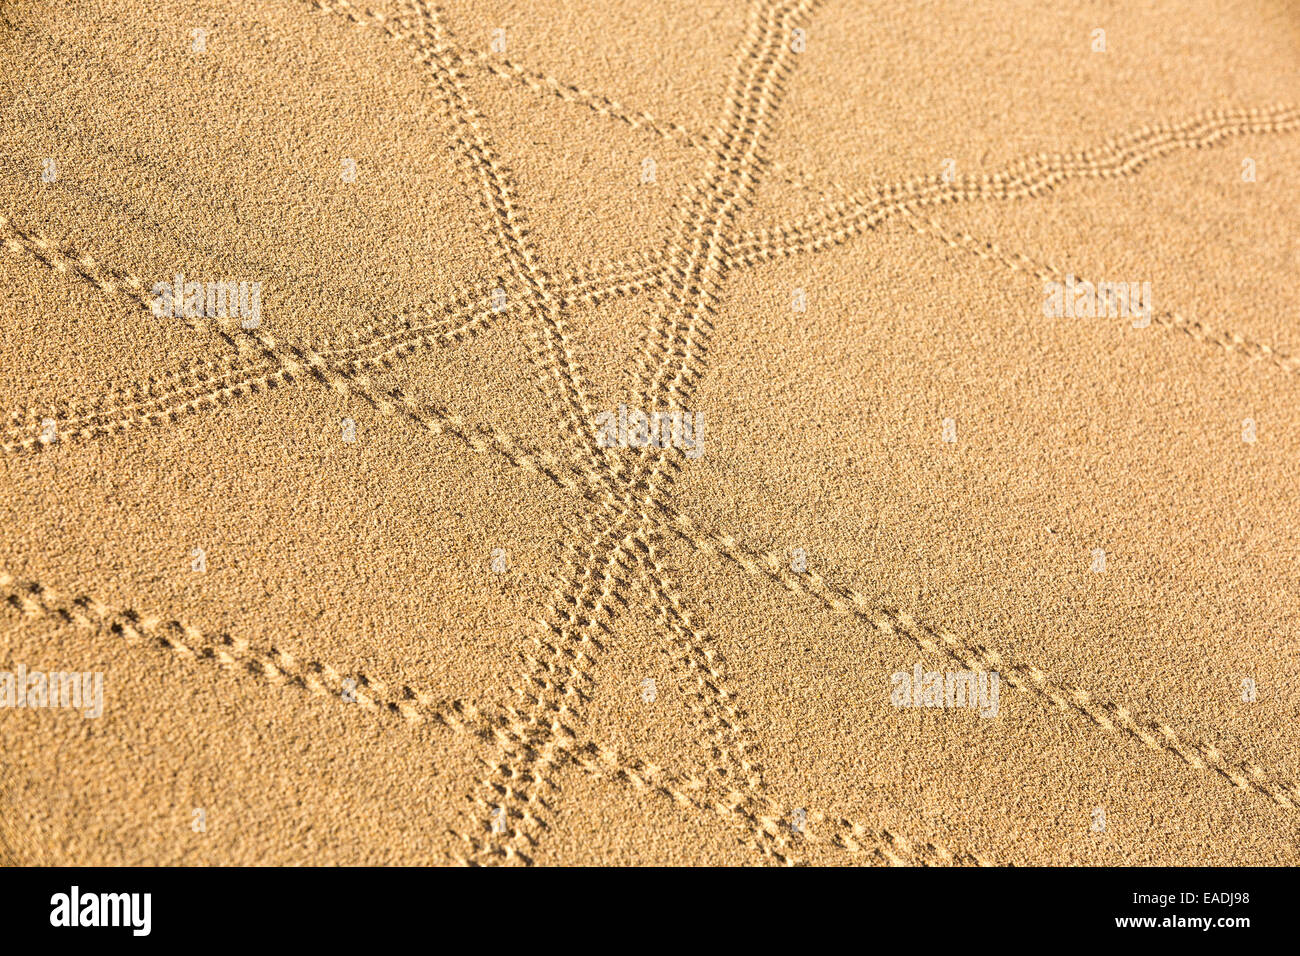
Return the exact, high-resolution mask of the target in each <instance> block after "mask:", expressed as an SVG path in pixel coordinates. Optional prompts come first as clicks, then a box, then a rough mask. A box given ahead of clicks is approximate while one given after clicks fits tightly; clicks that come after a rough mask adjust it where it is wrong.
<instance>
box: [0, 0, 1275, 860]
mask: <svg viewBox="0 0 1300 956" xmlns="http://www.w3.org/2000/svg"><path fill="white" fill-rule="evenodd" d="M1047 6H1048V5H1046V4H1043V3H1040V2H1030V0H994V2H965V0H951V2H940V3H926V4H917V3H909V2H900V0H887V2H876V0H826V2H820V3H819V2H813V0H791V2H771V0H756V2H752V3H743V2H740V0H616V2H605V0H601V2H596V0H591V2H569V0H563V2H561V0H545V2H528V3H522V2H512V0H474V2H469V0H447V2H444V3H442V4H440V5H438V6H434V5H433V4H432V3H426V2H424V0H380V2H377V3H375V4H374V5H373V6H370V7H362V6H354V5H353V3H351V2H348V0H315V2H311V0H265V2H260V3H234V2H225V0H158V2H153V3H149V4H145V3H141V2H139V0H97V2H91V0H75V2H70V3H69V2H59V3H40V2H36V0H0V64H2V67H0V290H2V292H3V294H2V295H0V329H2V330H3V355H4V360H3V361H0V410H2V411H3V415H4V417H3V419H0V429H2V433H0V510H2V514H0V600H2V601H3V604H0V705H3V706H2V707H0V861H2V862H5V863H9V864H17V865H31V864H421V865H422V864H452V863H477V864H501V863H506V864H512V863H513V864H519V863H524V864H528V863H532V864H544V865H554V864H596V863H616V864H654V863H673V864H724V865H749V864H762V863H782V864H785V863H796V864H797V863H811V864H819V865H844V864H904V865H914V864H976V863H983V864H994V865H1001V864H1012V863H1014V864H1057V865H1069V864H1245V863H1263V864H1291V865H1294V864H1296V863H1297V862H1300V826H1297V816H1296V815H1297V813H1298V812H1300V810H1298V809H1297V808H1298V807H1300V786H1298V785H1297V783H1296V781H1297V780H1300V748H1297V745H1296V740H1297V727H1300V625H1297V623H1296V613H1295V611H1296V599H1297V593H1298V589H1300V583H1298V582H1300V544H1297V538H1296V530H1297V527H1298V526H1300V503H1298V501H1297V489H1298V488H1300V412H1297V408H1300V334H1297V320H1296V317H1295V316H1296V307H1295V294H1294V290H1292V291H1291V292H1288V291H1287V290H1288V288H1289V286H1290V284H1291V283H1292V282H1293V281H1294V277H1295V276H1296V274H1297V267H1300V228H1298V225H1300V190H1298V189H1297V188H1296V177H1297V174H1298V173H1300V69H1298V67H1300V11H1298V10H1297V8H1296V7H1295V6H1294V4H1291V3H1289V2H1285V0H1247V2H1230V0H1179V2H1170V3H1162V4H1133V3H1122V2H1106V3H1099V4H1089V5H1084V6H1085V7H1086V9H1077V8H1078V7H1079V5H1077V4H1060V5H1059V6H1060V8H1061V9H1059V10H1056V11H1051V10H1048V9H1046V8H1047ZM178 274H181V275H183V276H184V277H185V278H184V279H183V280H182V285H185V284H186V283H189V282H197V283H211V282H224V281H230V282H232V283H236V284H238V283H244V284H245V290H244V291H245V293H246V295H245V298H244V308H243V309H242V310H240V309H236V308H227V309H225V310H224V311H223V310H222V309H216V310H215V311H216V314H213V311H214V310H213V309H209V308H207V307H206V305H205V307H203V308H198V309H190V310H188V312H187V310H186V309H185V308H184V307H183V306H184V304H185V303H184V302H183V301H181V302H179V303H177V305H178V307H177V308H176V309H172V310H167V309H164V308H161V307H160V304H161V303H162V302H163V297H164V293H163V292H161V291H160V288H161V286H160V285H159V284H160V283H174V282H175V277H176V276H177V275H178ZM1085 280H1086V281H1088V282H1090V283H1120V282H1122V283H1124V284H1125V286H1124V288H1125V289H1127V288H1129V285H1128V284H1129V283H1133V284H1134V287H1133V288H1134V295H1133V296H1132V298H1131V300H1130V301H1128V302H1119V303H1118V305H1119V306H1121V308H1119V309H1118V311H1116V310H1114V309H1111V310H1108V309H1107V308H1106V305H1107V303H1105V302H1103V303H1102V308H1101V309H1100V310H1096V309H1090V308H1087V307H1086V306H1078V305H1077V304H1076V303H1077V302H1080V301H1083V299H1082V298H1081V299H1078V300H1076V299H1075V298H1074V292H1075V291H1077V290H1076V286H1077V284H1078V283H1082V282H1084V281H1085ZM232 288H234V287H233V286H232ZM1062 288H1065V289H1067V290H1068V291H1067V292H1066V293H1065V294H1064V296H1065V299H1068V300H1069V301H1070V307H1069V308H1065V309H1063V310H1062V309H1058V310H1056V311H1055V312H1054V313H1053V314H1048V313H1049V312H1052V310H1051V308H1050V305H1051V302H1052V296H1053V290H1054V289H1055V290H1060V289H1062ZM1138 289H1143V290H1146V292H1145V294H1144V295H1139V293H1138ZM250 290H251V292H250ZM253 294H255V295H256V296H258V298H257V299H256V300H255V301H256V303H257V304H256V305H254V299H253V297H252V296H253ZM1083 297H1084V298H1086V295H1085V296H1083ZM182 298H183V297H182ZM199 298H200V300H201V301H202V302H204V303H205V304H206V303H212V302H214V301H215V300H214V299H213V298H204V295H203V294H200V296H199ZM230 299H231V301H232V302H238V301H239V298H238V296H235V295H233V294H232V295H231V297H230ZM1065 299H1062V298H1058V300H1057V301H1058V302H1060V301H1064V300H1065ZM1142 302H1144V303H1145V307H1143V308H1139V306H1140V304H1141V303H1142ZM1109 304H1110V305H1111V306H1115V305H1116V304H1117V303H1116V301H1114V300H1113V301H1111V302H1110V303H1109ZM1125 305H1127V306H1129V307H1130V311H1131V312H1132V314H1130V313H1129V312H1125V311H1124V310H1123V308H1122V306H1125ZM1098 311H1099V312H1100V313H1101V314H1095V313H1096V312H1098ZM1112 312H1115V314H1112ZM673 411H675V412H677V413H678V418H677V426H676V431H675V432H672V433H671V434H670V429H669V426H668V423H667V422H666V421H665V422H664V423H663V434H664V435H665V436H666V437H668V438H670V439H672V440H669V441H667V442H666V443H665V444H666V446H667V447H663V448H659V447H655V446H653V445H651V446H649V447H640V446H638V443H637V442H636V440H635V439H636V426H637V423H638V421H639V419H638V415H639V413H640V412H645V413H653V412H673ZM685 416H690V417H689V418H688V417H685ZM623 425H627V427H626V428H625V427H623ZM629 435H630V436H631V438H630V439H629ZM611 436H612V437H613V440H612V441H609V440H607V439H610V438H611ZM66 672H75V673H77V674H85V675H102V714H99V715H94V714H93V712H94V711H95V710H96V709H97V708H96V707H95V705H94V704H93V703H92V702H91V701H90V700H89V698H90V690H89V688H90V687H91V686H92V682H91V680H90V677H89V676H87V678H86V680H85V682H84V683H83V684H79V685H78V689H79V690H80V689H82V688H83V687H84V688H85V689H86V691H87V693H86V698H87V699H84V700H82V701H81V702H80V706H79V707H73V706H71V702H70V700H68V699H63V698H60V697H59V695H55V698H56V699H54V700H50V699H48V698H49V695H48V694H46V699H45V700H44V701H42V700H41V698H40V696H39V695H37V694H36V692H35V691H34V690H33V689H32V687H29V686H26V685H28V683H29V681H30V680H31V679H32V678H30V675H31V674H33V673H40V674H42V675H43V674H51V673H66ZM954 674H959V675H960V674H967V675H969V676H970V679H971V681H972V687H975V686H982V687H983V688H984V689H985V691H987V694H986V696H985V697H983V698H982V706H962V705H961V702H960V701H958V700H955V699H954V698H952V697H949V698H947V699H944V698H943V697H942V695H941V696H940V697H939V698H932V697H928V696H926V693H925V692H923V690H922V688H921V687H918V688H916V689H915V690H916V694H915V696H913V694H912V693H911V691H910V690H907V689H906V688H907V686H908V685H909V684H910V682H911V681H912V679H913V677H914V675H920V677H921V680H920V682H919V683H921V684H922V685H924V686H925V687H927V688H931V687H932V686H933V681H934V680H938V681H939V682H941V683H942V684H943V685H944V686H946V683H945V682H947V683H950V682H951V680H952V675H954ZM926 675H932V676H926ZM934 675H937V676H934ZM900 681H901V682H902V683H901V684H900ZM981 681H982V682H983V683H982V684H981V683H980V682H981ZM900 686H901V687H903V688H904V690H903V691H902V692H900V690H899V688H900ZM29 691H30V694H28V692H29ZM25 695H27V696H25ZM927 701H928V702H929V703H931V704H944V705H945V706H915V705H916V704H925V703H927ZM42 703H44V704H46V706H41V704H42ZM969 703H971V702H970V701H967V704H969ZM64 704H67V705H68V706H63V705H64ZM50 705H58V706H50ZM904 705H910V706H904ZM88 711H89V712H91V713H92V715H91V716H86V713H87V712H88Z"/></svg>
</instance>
